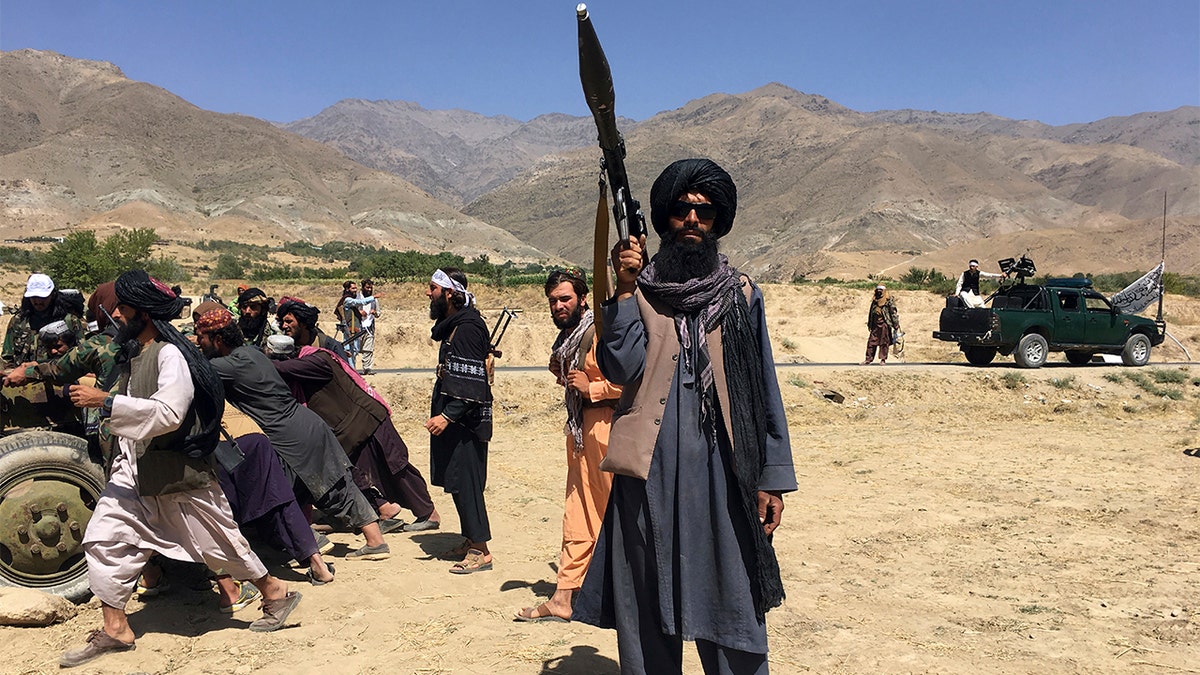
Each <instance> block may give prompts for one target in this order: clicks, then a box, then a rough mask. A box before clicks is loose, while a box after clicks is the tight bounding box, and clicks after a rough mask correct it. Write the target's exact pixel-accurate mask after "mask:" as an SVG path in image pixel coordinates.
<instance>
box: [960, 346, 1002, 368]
mask: <svg viewBox="0 0 1200 675" xmlns="http://www.w3.org/2000/svg"><path fill="white" fill-rule="evenodd" d="M963 354H965V355H966V357H967V363H969V364H971V365H973V366H986V365H987V364H989V363H991V362H992V359H994V358H996V348H995V347H967V348H966V349H964V350H963Z"/></svg>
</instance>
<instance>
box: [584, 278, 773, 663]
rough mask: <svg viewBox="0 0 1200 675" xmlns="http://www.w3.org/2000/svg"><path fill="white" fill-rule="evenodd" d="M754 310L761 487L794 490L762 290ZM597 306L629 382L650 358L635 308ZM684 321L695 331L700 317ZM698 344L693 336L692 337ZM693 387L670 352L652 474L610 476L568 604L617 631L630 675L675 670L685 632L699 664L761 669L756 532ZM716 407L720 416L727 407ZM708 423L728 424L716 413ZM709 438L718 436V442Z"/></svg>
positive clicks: (610, 351) (721, 441)
mask: <svg viewBox="0 0 1200 675" xmlns="http://www.w3.org/2000/svg"><path fill="white" fill-rule="evenodd" d="M749 309H750V321H751V325H752V327H753V329H754V333H755V336H756V338H757V346H758V348H759V349H760V350H761V354H762V363H763V368H762V370H763V382H764V385H765V388H766V391H765V392H764V395H765V403H766V413H767V415H766V417H767V419H766V429H767V438H766V449H765V452H766V462H765V466H764V468H763V472H762V477H761V479H760V482H759V486H758V489H759V490H772V491H773V490H778V491H791V490H795V489H796V478H795V472H794V469H793V467H792V459H791V448H790V445H789V442H788V434H787V423H786V419H785V416H784V410H783V402H782V400H781V398H780V394H779V386H778V382H777V380H776V376H775V364H774V359H773V357H772V354H771V345H770V341H769V339H768V336H767V330H766V320H765V316H764V314H763V298H762V293H761V292H760V291H759V290H758V289H757V288H754V289H753V293H752V295H751V297H750V302H749ZM602 311H603V312H604V325H605V330H604V333H603V337H602V340H601V342H600V344H599V346H598V347H597V350H596V351H597V356H598V360H599V362H600V368H601V370H602V371H603V372H604V375H605V377H607V378H608V379H609V381H611V382H613V383H616V384H621V385H627V384H630V383H635V382H637V381H639V380H640V379H641V378H642V376H643V373H644V370H645V368H646V354H647V334H646V331H645V327H644V324H643V320H642V317H641V315H640V313H639V307H638V303H637V301H636V300H635V299H633V298H630V299H626V300H622V301H619V302H612V303H608V304H606V305H604V306H603V308H602ZM688 325H689V326H691V327H693V330H695V326H696V325H697V324H696V323H695V322H689V323H688ZM697 339H698V338H697V336H696V335H693V336H692V341H693V343H694V342H696V341H697ZM713 358H719V355H714V356H713ZM735 376H736V374H734V373H729V377H735ZM697 382H698V374H697V373H694V372H692V370H691V369H690V368H689V366H688V365H686V364H685V359H683V358H678V357H677V358H676V365H675V368H674V376H673V378H672V381H671V383H670V390H669V394H668V395H667V400H666V401H665V409H664V412H663V415H662V418H661V423H660V426H659V432H658V437H657V440H656V442H655V445H654V450H653V455H652V457H651V460H650V468H649V475H648V476H647V478H646V480H640V479H638V478H635V477H631V476H626V475H617V476H616V477H615V478H614V480H613V488H612V495H611V498H610V502H609V507H608V512H607V515H606V517H605V521H604V525H603V527H602V529H601V531H600V539H599V541H598V542H597V544H596V553H595V555H594V557H593V559H592V564H591V568H590V569H589V571H588V575H587V578H586V579H585V580H584V584H583V589H582V592H581V594H580V597H579V601H578V604H577V605H576V607H575V611H574V619H575V620H578V621H582V622H584V623H589V624H593V625H597V626H601V627H606V628H613V627H615V628H616V629H617V634H618V645H619V650H620V656H621V669H622V672H625V673H641V672H644V673H665V672H680V669H681V667H682V666H681V664H682V640H684V639H687V640H695V641H697V647H698V649H699V651H700V656H701V659H702V661H703V662H704V666H705V670H706V671H709V672H737V673H744V672H753V673H765V672H766V669H767V664H766V653H767V633H766V625H765V623H764V622H763V621H761V620H759V619H758V618H757V616H756V613H755V607H754V599H753V597H752V590H751V582H750V576H749V575H750V574H752V573H753V570H748V569H747V566H748V561H752V560H753V559H754V557H753V551H754V544H753V542H752V539H751V534H752V533H750V532H748V531H746V525H745V523H746V520H745V517H744V515H743V514H741V513H740V509H741V508H742V507H741V505H740V503H739V498H738V496H737V490H738V488H737V486H736V483H735V480H734V477H733V473H732V469H731V464H730V448H729V440H728V438H727V435H726V434H725V433H711V431H707V432H706V430H705V429H704V428H703V427H702V424H701V420H700V414H701V413H700V411H701V401H700V397H701V393H700V391H699V387H698V386H697ZM717 407H718V412H719V414H720V415H727V414H729V411H725V410H720V409H719V408H720V406H719V405H718V406H717ZM620 414H621V412H620V411H618V415H620ZM616 423H617V422H616V420H614V425H615V424H616ZM715 424H717V425H718V426H722V425H723V423H722V421H721V420H720V419H718V420H715ZM709 438H717V439H718V442H717V446H716V447H714V446H712V445H710V442H709ZM615 443H616V441H615V440H614V441H613V442H612V444H611V445H610V448H609V452H610V456H611V453H612V452H613V449H614V448H615ZM750 564H752V563H750Z"/></svg>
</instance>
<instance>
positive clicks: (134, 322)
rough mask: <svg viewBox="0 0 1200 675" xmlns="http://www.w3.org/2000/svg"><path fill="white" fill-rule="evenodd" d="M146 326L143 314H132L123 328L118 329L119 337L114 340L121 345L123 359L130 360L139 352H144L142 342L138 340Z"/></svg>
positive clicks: (123, 324)
mask: <svg viewBox="0 0 1200 675" xmlns="http://www.w3.org/2000/svg"><path fill="white" fill-rule="evenodd" d="M145 328H146V319H145V318H144V317H143V315H142V314H137V315H136V316H131V317H129V318H128V319H125V322H124V323H122V324H121V328H120V329H119V330H118V331H117V337H116V338H114V342H116V343H117V345H119V347H120V357H121V358H120V359H119V360H121V361H128V360H129V359H132V358H133V357H135V356H137V355H138V354H140V353H142V343H141V342H138V336H139V335H141V334H142V331H143V330H145Z"/></svg>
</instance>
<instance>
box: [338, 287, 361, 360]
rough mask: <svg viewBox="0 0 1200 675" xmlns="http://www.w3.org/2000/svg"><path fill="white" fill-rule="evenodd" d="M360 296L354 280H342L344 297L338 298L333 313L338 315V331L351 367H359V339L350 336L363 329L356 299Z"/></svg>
mask: <svg viewBox="0 0 1200 675" xmlns="http://www.w3.org/2000/svg"><path fill="white" fill-rule="evenodd" d="M357 298H358V285H357V284H355V283H354V281H353V280H349V279H347V280H346V281H343V282H342V297H341V298H340V299H338V302H337V307H334V309H333V315H334V316H335V317H337V320H338V323H337V331H336V332H337V333H340V334H341V335H340V337H341V341H342V346H343V347H344V348H345V351H346V356H345V358H346V363H349V364H350V367H351V368H357V367H358V364H357V362H356V361H357V359H358V350H359V345H360V340H359V339H357V338H356V339H354V340H351V339H350V338H352V337H354V336H355V335H357V334H358V332H359V331H360V330H362V317H361V316H360V315H359V313H358V310H357V308H356V305H355V303H354V300H356V299H357Z"/></svg>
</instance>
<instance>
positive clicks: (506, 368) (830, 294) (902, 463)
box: [0, 285, 1200, 675]
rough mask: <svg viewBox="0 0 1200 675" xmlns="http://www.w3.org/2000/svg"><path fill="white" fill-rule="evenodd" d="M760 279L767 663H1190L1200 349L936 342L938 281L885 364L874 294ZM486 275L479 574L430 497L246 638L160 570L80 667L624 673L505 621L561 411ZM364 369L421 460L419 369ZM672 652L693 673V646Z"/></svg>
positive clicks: (928, 667) (915, 308)
mask: <svg viewBox="0 0 1200 675" xmlns="http://www.w3.org/2000/svg"><path fill="white" fill-rule="evenodd" d="M268 290H269V291H272V292H273V294H277V295H278V294H279V293H274V289H268ZM289 290H291V291H296V292H299V293H301V294H302V295H307V296H308V297H309V299H313V300H315V299H317V298H319V297H323V298H325V299H326V300H325V301H324V302H323V303H321V304H323V305H324V304H329V305H331V304H332V301H333V299H334V297H335V296H336V292H335V291H334V289H333V288H332V287H322V288H317V287H309V288H304V289H289ZM380 291H381V295H382V300H383V304H384V308H385V310H386V311H385V314H384V316H383V317H382V319H381V326H380V354H379V358H378V360H377V361H378V362H377V366H376V367H377V368H428V367H429V366H431V364H433V362H434V360H435V356H436V346H435V345H434V344H433V343H432V342H431V341H430V340H429V326H430V322H429V320H428V318H427V315H426V306H425V301H424V297H423V295H422V292H423V291H422V288H421V287H420V286H418V285H406V286H402V287H383V288H381V289H380ZM765 291H766V295H767V300H768V315H769V317H770V328H771V331H772V340H773V344H774V348H775V352H776V357H777V360H778V361H779V362H780V364H781V367H780V370H779V373H780V383H781V386H782V389H783V400H784V403H785V405H786V408H787V411H788V421H789V429H790V432H791V441H792V448H793V457H794V460H795V465H796V472H797V477H798V479H799V484H800V489H799V491H798V492H796V493H794V494H791V495H788V496H787V498H786V511H785V513H784V516H783V525H782V527H781V528H780V529H779V530H778V532H777V534H776V537H775V545H776V548H777V549H778V551H779V557H780V561H781V566H782V568H783V580H784V585H785V588H786V591H787V595H788V598H787V600H786V601H785V603H784V605H783V606H782V607H780V608H778V609H776V610H774V611H772V612H771V613H770V614H769V615H768V632H769V635H770V640H771V650H772V651H771V666H772V669H773V671H774V672H776V673H801V672H815V673H911V672H940V673H964V672H974V673H1048V672H1078V673H1110V672H1111V673H1143V672H1144V673H1171V672H1185V673H1197V672H1200V617H1198V616H1197V612H1198V606H1200V590H1198V589H1200V582H1198V581H1197V580H1198V579H1200V553H1198V551H1200V499H1198V498H1197V486H1198V485H1200V481H1197V478H1196V477H1197V473H1198V471H1200V366H1197V365H1196V364H1195V363H1192V364H1182V365H1180V364H1178V363H1177V362H1182V361H1184V360H1185V357H1184V352H1183V350H1182V349H1180V348H1178V347H1176V346H1174V345H1173V344H1168V345H1164V346H1163V348H1161V349H1155V352H1154V357H1153V358H1154V361H1155V363H1152V364H1151V365H1150V366H1148V367H1145V368H1141V369H1130V368H1124V367H1122V366H1109V365H1099V364H1094V365H1089V366H1085V367H1072V366H1068V365H1067V364H1066V362H1065V360H1064V359H1063V358H1062V356H1061V355H1053V356H1052V357H1051V363H1050V364H1048V365H1047V367H1045V368H1043V369H1040V370H1034V371H1030V370H1017V369H1015V368H1013V367H1012V361H1011V359H1004V358H998V360H997V362H996V363H995V364H993V365H992V366H990V367H987V368H973V367H969V366H966V365H965V362H964V360H963V358H962V356H961V355H960V354H958V353H957V352H956V351H955V349H954V347H953V346H952V345H945V344H942V343H938V342H936V341H934V340H932V339H931V338H930V332H931V331H932V330H934V328H935V325H936V322H937V313H938V310H939V309H940V307H941V306H942V300H941V298H938V297H935V296H932V295H930V294H926V293H902V294H900V296H899V307H900V311H901V320H902V323H903V325H904V330H905V331H906V332H907V339H906V342H907V345H906V346H907V349H906V352H905V356H904V358H895V357H893V358H892V359H890V360H889V365H888V366H885V367H880V366H857V365H852V364H854V363H856V362H857V361H860V360H861V359H862V346H863V345H864V344H865V341H866V332H865V325H864V324H865V315H866V307H867V299H866V292H865V291H850V290H846V289H831V288H798V287H793V286H786V287H785V286H781V287H767V288H766V289H765ZM480 295H481V298H480V304H481V306H482V307H483V308H484V309H485V315H487V316H489V317H490V318H489V322H490V321H492V320H494V317H495V316H496V313H497V312H496V310H498V309H499V308H500V307H501V306H505V305H507V306H510V307H519V308H522V309H523V310H524V313H523V314H521V315H520V316H519V317H518V318H517V319H516V320H514V321H513V323H512V325H511V326H510V327H509V329H508V332H507V334H506V335H505V338H504V342H503V344H502V348H503V351H504V357H503V358H502V359H501V361H500V364H501V367H500V368H499V370H498V372H497V386H496V391H495V396H496V401H497V406H496V420H497V426H496V434H495V441H494V442H493V443H492V445H491V453H490V465H489V482H488V490H487V499H488V507H489V512H490V514H491V517H492V527H493V532H494V535H495V538H494V541H493V542H492V548H493V551H494V554H495V560H496V567H495V570H494V571H491V572H484V573H479V574H475V575H471V576H465V577H457V576H452V575H450V574H448V573H447V569H448V568H449V563H447V562H445V561H442V560H438V559H437V558H436V556H437V555H438V554H439V553H441V552H443V551H445V550H447V549H450V548H452V547H453V546H454V545H456V544H457V543H458V541H459V539H458V537H457V534H456V532H457V521H456V518H455V515H454V508H453V505H452V503H451V501H450V499H449V498H448V495H444V494H442V493H441V492H440V491H435V492H434V498H435V501H436V502H437V504H438V506H439V509H440V511H441V513H442V516H443V518H444V520H443V525H444V527H443V529H442V530H441V531H439V532H434V533H422V534H417V535H404V534H392V535H387V539H388V541H389V543H390V545H391V549H392V557H391V558H390V559H389V560H386V561H380V562H355V561H350V560H343V559H342V556H344V554H345V553H346V552H347V551H348V550H349V548H348V547H350V546H357V545H359V541H360V540H359V539H358V538H357V537H356V536H354V535H351V534H349V533H334V534H333V535H331V538H332V539H333V540H334V541H335V542H336V543H337V544H339V545H338V547H336V548H335V549H334V550H333V551H332V553H331V554H330V555H329V556H327V557H328V559H329V560H332V561H335V563H336V565H337V574H338V578H337V581H336V582H335V583H333V584H331V585H327V586H322V587H319V588H318V587H311V586H309V585H308V584H306V583H303V577H302V575H301V573H300V571H297V570H295V569H291V568H288V567H286V566H285V565H279V566H277V567H276V568H275V571H276V573H277V574H278V575H279V576H281V577H282V578H284V579H286V580H288V581H289V582H290V583H292V584H293V585H294V586H295V587H296V588H297V589H299V590H301V591H302V592H303V594H304V601H303V602H302V604H301V605H300V607H299V609H298V610H297V612H296V614H294V619H295V621H296V622H297V623H296V625H294V626H290V627H288V628H286V629H284V630H280V631H278V632H275V633H270V634H266V635H262V634H255V633H250V632H249V631H246V630H244V628H245V627H246V626H247V625H248V624H249V622H250V621H252V620H253V619H254V618H256V617H257V616H258V612H257V608H254V609H246V610H243V611H241V612H239V613H237V614H236V615H234V616H233V617H232V618H231V617H229V616H227V615H222V614H220V613H218V612H217V610H216V596H215V595H214V594H212V593H211V592H207V591H189V590H186V589H185V588H182V587H181V586H177V588H176V590H174V591H173V592H172V593H171V594H169V595H167V596H165V597H161V598H156V599H153V600H149V601H147V602H145V603H143V602H140V601H137V600H134V601H132V602H131V603H130V606H129V609H130V612H131V622H132V623H133V626H134V629H135V631H136V632H137V633H138V649H137V650H136V651H133V652H130V653H126V654H120V655H111V656H107V657H105V658H103V659H101V660H99V661H96V662H94V663H93V664H89V665H87V666H83V667H81V668H79V669H77V672H81V673H130V672H146V673H168V672H173V673H230V672H232V673H238V674H245V673H309V672H314V673H315V672H326V673H329V672H335V673H573V674H576V675H585V674H586V675H591V674H604V673H617V672H618V665H617V651H616V636H615V634H614V633H612V632H610V631H602V630H598V629H595V628H592V627H590V626H585V625H581V624H577V623H569V624H522V623H515V622H513V621H512V614H513V612H515V611H516V610H518V609H520V608H521V607H523V606H527V605H530V604H534V603H536V602H538V601H539V598H543V597H546V596H548V595H549V594H550V593H551V592H552V590H553V584H554V574H555V572H554V564H555V562H556V561H557V551H558V543H559V537H560V534H561V529H560V528H561V514H562V511H561V508H562V494H563V477H564V473H565V468H564V456H565V449H564V440H563V435H562V422H563V416H564V411H563V407H562V405H561V390H560V389H559V388H558V387H556V386H555V384H554V381H553V379H552V378H551V376H550V375H549V373H547V372H545V371H544V370H541V369H540V367H542V366H544V363H545V359H546V356H547V353H548V348H549V345H550V343H551V341H552V340H553V337H554V331H553V328H552V326H551V325H550V322H549V320H548V317H547V315H546V310H545V307H544V301H543V300H542V299H541V297H540V295H539V293H538V291H537V289H529V290H526V291H522V292H521V293H517V294H513V295H508V296H500V295H497V294H496V292H495V291H489V290H488V289H484V290H483V291H481V293H480ZM1167 319H1168V323H1169V330H1170V331H1171V333H1172V334H1173V335H1175V336H1176V337H1177V338H1179V339H1180V340H1181V341H1182V342H1183V344H1184V345H1185V346H1186V347H1187V349H1188V350H1189V351H1190V353H1191V354H1192V357H1193V358H1197V355H1198V354H1200V302H1197V301H1195V300H1190V301H1189V300H1186V299H1183V298H1174V297H1172V298H1168V300H1167ZM905 361H907V362H908V364H909V365H903V364H904V362H905ZM1164 361H1170V362H1174V363H1172V364H1165V363H1164ZM789 364H791V365H789ZM830 364H833V365H830ZM892 364H897V365H895V366H893V365H892ZM515 366H531V367H537V368H525V369H517V368H515ZM1128 374H1144V375H1145V376H1146V377H1145V378H1144V381H1145V383H1146V384H1145V386H1142V385H1139V384H1138V383H1137V382H1135V381H1134V380H1131V379H1129V378H1128V377H1126V375H1128ZM372 382H374V383H375V384H376V385H378V388H379V389H380V390H381V391H382V392H383V394H384V395H385V396H386V397H387V398H388V399H389V401H390V402H391V403H392V406H393V413H394V415H393V416H394V420H395V423H396V426H397V427H398V428H399V429H400V432H401V434H402V435H404V437H405V438H406V439H407V440H408V442H409V444H410V449H411V451H412V459H413V462H414V463H415V464H416V465H417V466H418V467H421V468H422V470H423V471H424V470H425V469H426V468H427V467H428V443H427V436H426V434H425V433H424V432H423V429H422V427H421V424H422V422H423V421H424V419H425V416H426V414H427V410H428V409H427V406H428V396H429V389H430V387H431V382H432V374H431V373H429V372H423V371H422V372H401V373H392V374H381V375H376V376H374V379H373V380H372ZM1151 389H1153V390H1154V393H1152V392H1151V391H1150V390H1151ZM827 390H828V391H835V392H838V393H840V394H841V395H843V396H844V397H845V398H844V401H843V402H841V403H834V402H832V401H830V400H827V399H826V398H824V397H822V396H821V395H820V392H822V391H827ZM1172 397H1175V398H1172ZM99 623H100V610H99V608H98V606H96V604H95V601H93V603H92V604H90V605H88V606H86V608H84V609H83V611H81V612H80V614H79V616H77V617H76V618H75V619H73V620H71V621H69V622H67V623H65V624H61V625H57V626H53V627H49V628H36V629H30V628H27V629H18V628H0V672H4V673H37V672H55V671H57V665H56V663H57V657H58V655H59V653H60V652H61V651H62V650H63V649H65V648H68V647H71V646H74V645H76V644H77V643H79V641H80V640H81V639H82V638H83V637H84V636H85V635H86V633H87V631H88V630H90V629H92V628H94V627H97V626H98V625H99ZM685 659H686V661H685V671H686V672H689V673H693V672H699V662H698V660H697V659H696V656H695V652H694V649H692V648H691V647H690V646H689V647H687V648H685Z"/></svg>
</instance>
